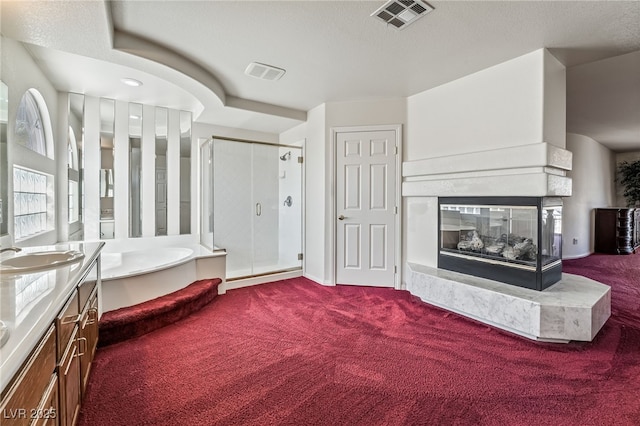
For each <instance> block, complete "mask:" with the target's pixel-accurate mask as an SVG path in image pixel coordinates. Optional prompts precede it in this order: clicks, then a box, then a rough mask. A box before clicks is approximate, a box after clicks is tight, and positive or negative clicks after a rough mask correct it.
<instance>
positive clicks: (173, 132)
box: [167, 109, 180, 235]
mask: <svg viewBox="0 0 640 426" xmlns="http://www.w3.org/2000/svg"><path fill="white" fill-rule="evenodd" d="M178 234H180V111H178V110H177V109H170V110H169V119H168V133H167V235H178Z"/></svg>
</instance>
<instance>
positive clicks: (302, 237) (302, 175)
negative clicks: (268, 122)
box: [206, 135, 306, 289]
mask: <svg viewBox="0 0 640 426" xmlns="http://www.w3.org/2000/svg"><path fill="white" fill-rule="evenodd" d="M216 140H219V141H228V142H239V143H248V144H259V145H267V146H273V147H277V148H289V149H296V150H300V158H301V159H302V160H301V161H300V163H301V164H300V167H301V169H300V254H301V255H302V258H301V259H299V260H301V263H300V265H299V266H296V267H291V268H284V269H275V270H273V271H268V272H263V273H252V274H250V275H243V276H239V277H233V278H226V282H233V281H241V280H252V279H260V278H261V277H265V276H270V275H275V274H290V273H294V275H292V277H293V276H299V275H302V274H303V273H304V270H305V262H306V259H305V256H304V247H305V211H304V209H305V205H306V203H305V190H304V188H305V164H304V156H305V144H306V139H301V141H300V146H297V145H290V144H280V143H276V142H265V141H258V140H251V139H242V138H233V137H228V136H218V135H212V136H211V138H210V139H208V140H207V142H206V143H208V142H211V152H212V156H213V146H214V144H215V141H216ZM213 157H214V156H213ZM213 157H212V158H213ZM213 163H215V160H214V161H213ZM211 179H212V180H213V173H212V174H211ZM214 193H215V180H214V183H213V184H212V185H211V197H212V200H213V199H215V197H214V195H213V194H214ZM214 208H215V207H214ZM214 216H215V214H214ZM214 221H215V219H214ZM215 232H216V231H215V226H213V232H212V234H213V239H214V240H215ZM253 237H254V235H252V238H253ZM212 245H213V247H214V248H215V241H212ZM220 249H223V250H224V247H220ZM252 252H253V248H252ZM252 256H253V253H252ZM252 269H253V260H252ZM249 285H250V284H249ZM227 288H228V289H231V288H235V286H227Z"/></svg>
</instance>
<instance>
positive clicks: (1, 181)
mask: <svg viewBox="0 0 640 426" xmlns="http://www.w3.org/2000/svg"><path fill="white" fill-rule="evenodd" d="M8 121H9V87H8V86H7V85H6V84H5V83H4V82H2V81H0V170H1V173H2V174H1V175H0V235H6V234H8V233H9V226H8V224H9V202H8V198H7V197H8V196H9V184H8V182H9V161H8V158H7V145H8V143H7V123H8Z"/></svg>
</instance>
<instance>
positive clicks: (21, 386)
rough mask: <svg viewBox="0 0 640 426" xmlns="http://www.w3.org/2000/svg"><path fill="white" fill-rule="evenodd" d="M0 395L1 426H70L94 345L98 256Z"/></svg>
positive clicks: (87, 371) (96, 326)
mask: <svg viewBox="0 0 640 426" xmlns="http://www.w3.org/2000/svg"><path fill="white" fill-rule="evenodd" d="M87 270H88V271H87V272H86V273H85V274H84V276H83V278H82V279H81V280H80V281H81V282H80V284H78V286H77V287H76V286H74V287H73V289H72V291H71V293H70V294H69V296H68V298H67V299H66V303H65V304H64V306H63V308H62V309H61V310H60V311H59V312H58V315H57V316H56V317H55V320H54V321H53V324H51V325H50V326H49V328H48V329H47V331H46V332H45V334H44V335H43V337H42V338H41V339H40V341H39V343H38V344H37V345H36V347H35V349H33V350H32V352H31V354H30V355H29V357H28V358H27V360H26V361H25V362H24V364H23V365H22V367H21V368H20V369H19V370H18V372H17V373H16V374H15V376H14V378H13V379H12V381H11V382H9V384H8V385H7V388H6V389H5V390H3V391H2V394H1V395H0V397H1V399H0V424H2V426H33V425H38V426H43V425H46V426H73V425H75V424H76V422H77V420H78V415H79V413H80V404H81V401H82V396H83V394H84V392H85V389H86V385H87V381H88V378H89V371H90V368H91V363H92V361H93V357H94V355H95V351H96V348H97V342H98V303H99V300H98V294H99V293H98V289H99V284H100V258H99V257H98V258H96V260H94V261H93V263H92V265H91V266H90V267H89V268H87Z"/></svg>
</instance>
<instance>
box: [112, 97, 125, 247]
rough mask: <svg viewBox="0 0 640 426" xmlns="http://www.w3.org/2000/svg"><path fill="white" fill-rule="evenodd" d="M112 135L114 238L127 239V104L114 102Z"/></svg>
mask: <svg viewBox="0 0 640 426" xmlns="http://www.w3.org/2000/svg"><path fill="white" fill-rule="evenodd" d="M115 109H116V110H115V120H114V121H115V127H114V135H113V144H114V154H113V170H114V185H115V191H114V194H115V198H114V200H113V210H114V219H115V238H127V237H129V103H128V102H125V101H116V105H115Z"/></svg>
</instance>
